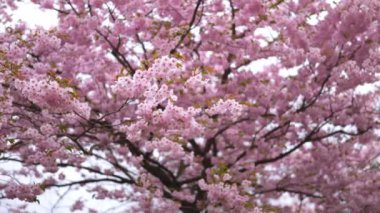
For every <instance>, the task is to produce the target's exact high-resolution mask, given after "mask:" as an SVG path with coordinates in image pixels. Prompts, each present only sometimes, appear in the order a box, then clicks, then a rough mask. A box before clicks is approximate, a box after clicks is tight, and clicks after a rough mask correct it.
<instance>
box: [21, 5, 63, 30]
mask: <svg viewBox="0 0 380 213" xmlns="http://www.w3.org/2000/svg"><path fill="white" fill-rule="evenodd" d="M17 5H19V9H18V10H16V11H15V12H14V13H13V14H14V15H13V19H14V21H18V20H22V21H25V22H26V23H27V24H28V25H29V26H33V27H37V26H40V27H43V28H49V27H51V26H54V25H56V24H57V23H58V17H57V13H56V12H54V11H52V10H41V9H40V8H39V7H38V6H36V5H35V4H33V3H18V4H17Z"/></svg>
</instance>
